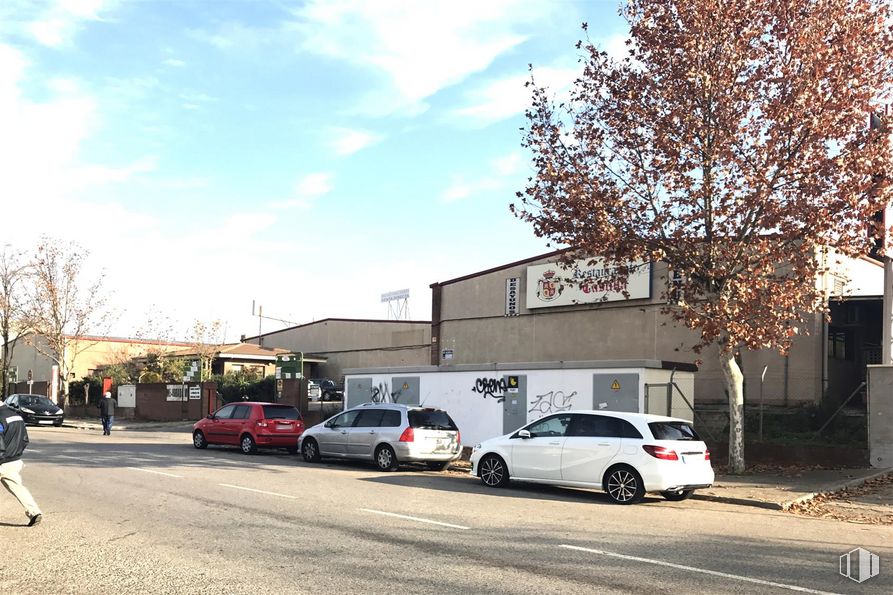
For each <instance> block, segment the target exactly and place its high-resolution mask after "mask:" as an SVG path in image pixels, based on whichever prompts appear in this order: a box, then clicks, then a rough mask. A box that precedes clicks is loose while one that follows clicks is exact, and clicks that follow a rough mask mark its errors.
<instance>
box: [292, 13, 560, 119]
mask: <svg viewBox="0 0 893 595" xmlns="http://www.w3.org/2000/svg"><path fill="white" fill-rule="evenodd" d="M558 8H560V7H557V6H553V5H552V4H551V3H530V2H525V1H522V0H489V1H487V2H480V3H477V4H475V5H474V6H473V7H472V6H467V7H462V6H457V5H456V3H455V2H454V1H449V0H436V1H435V0H429V1H426V2H417V1H415V0H401V1H393V2H368V1H365V0H337V1H332V0H312V1H311V2H308V3H307V4H306V5H304V6H303V7H301V8H299V9H296V10H295V11H294V15H295V17H296V20H295V21H294V22H293V23H290V24H289V25H288V27H287V28H288V29H289V30H292V31H294V32H295V33H297V35H299V36H300V39H301V48H302V49H303V50H304V51H307V52H312V53H316V54H321V55H324V56H328V57H333V58H338V59H341V60H345V61H347V62H349V63H352V64H355V65H357V66H360V67H362V68H365V69H370V68H371V69H372V70H373V71H374V72H378V73H379V74H381V75H383V76H384V77H385V79H386V85H385V88H383V89H376V90H374V91H373V92H371V93H370V94H369V95H368V96H366V97H363V98H362V99H361V101H360V102H359V103H358V105H357V106H356V108H355V110H356V111H357V113H364V114H368V115H376V116H378V115H387V114H394V113H402V114H417V113H420V112H421V111H424V110H425V109H426V107H427V106H426V103H425V100H426V99H427V98H429V97H431V96H432V95H434V94H435V93H437V92H438V91H440V90H441V89H444V88H446V87H449V86H451V85H454V84H456V83H459V82H461V81H463V80H464V79H465V78H467V77H468V76H469V75H471V74H473V73H476V72H481V71H483V70H485V69H487V68H488V67H489V66H490V64H492V62H493V61H494V60H495V59H496V58H497V57H498V56H500V55H502V54H504V53H506V52H508V51H509V50H511V49H513V48H515V47H517V46H518V45H520V44H521V43H523V42H524V41H525V40H526V39H527V36H526V35H525V34H524V33H521V32H519V29H520V25H525V24H535V23H536V22H537V21H538V20H539V19H540V18H541V17H542V15H543V12H544V11H550V10H553V9H555V10H557V9H558Z"/></svg>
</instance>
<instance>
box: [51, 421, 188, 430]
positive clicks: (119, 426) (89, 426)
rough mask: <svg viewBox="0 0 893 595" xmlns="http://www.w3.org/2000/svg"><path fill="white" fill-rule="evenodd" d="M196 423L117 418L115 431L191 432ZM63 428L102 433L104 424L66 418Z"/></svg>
mask: <svg viewBox="0 0 893 595" xmlns="http://www.w3.org/2000/svg"><path fill="white" fill-rule="evenodd" d="M194 423H195V422H194V421H138V420H134V419H118V418H115V423H114V426H113V428H112V429H113V430H131V431H143V430H146V431H149V430H156V431H164V432H191V431H192V425H193V424H194ZM62 427H63V428H76V429H79V430H97V431H100V432H101V431H102V424H101V423H100V422H99V419H93V418H88V419H82V418H74V417H71V418H66V419H65V421H64V422H63V423H62Z"/></svg>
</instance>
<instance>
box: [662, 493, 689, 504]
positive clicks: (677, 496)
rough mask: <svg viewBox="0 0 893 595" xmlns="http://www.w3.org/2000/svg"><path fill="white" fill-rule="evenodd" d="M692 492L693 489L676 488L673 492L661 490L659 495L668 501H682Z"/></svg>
mask: <svg viewBox="0 0 893 595" xmlns="http://www.w3.org/2000/svg"><path fill="white" fill-rule="evenodd" d="M694 493H695V491H694V490H676V491H675V492H661V493H660V495H661V496H663V497H664V498H666V499H667V500H669V501H670V502H682V501H683V500H688V499H689V498H690V497H691V495H692V494H694Z"/></svg>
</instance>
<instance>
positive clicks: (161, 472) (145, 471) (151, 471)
mask: <svg viewBox="0 0 893 595" xmlns="http://www.w3.org/2000/svg"><path fill="white" fill-rule="evenodd" d="M126 469H133V470H134V471H142V472H143V473H155V474H156V475H164V476H165V477H180V478H182V477H183V476H182V475H174V474H173V473H165V472H164V471H153V470H151V469H142V468H140V467H126Z"/></svg>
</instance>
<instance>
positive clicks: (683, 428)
mask: <svg viewBox="0 0 893 595" xmlns="http://www.w3.org/2000/svg"><path fill="white" fill-rule="evenodd" d="M648 427H649V428H651V433H652V434H653V435H654V438H655V440H700V439H701V437H700V436H698V433H697V432H695V429H694V428H693V427H692V426H691V424H689V423H685V422H683V421H655V422H651V423H650V424H648Z"/></svg>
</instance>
